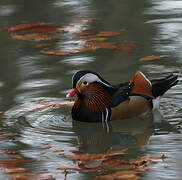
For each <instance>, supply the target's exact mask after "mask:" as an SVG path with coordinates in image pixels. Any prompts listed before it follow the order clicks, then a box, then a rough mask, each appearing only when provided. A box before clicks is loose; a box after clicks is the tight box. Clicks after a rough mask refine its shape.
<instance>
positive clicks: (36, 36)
mask: <svg viewBox="0 0 182 180" xmlns="http://www.w3.org/2000/svg"><path fill="white" fill-rule="evenodd" d="M59 38H60V37H59V36H55V35H50V34H37V33H34V34H26V35H14V36H12V39H17V40H32V41H36V42H37V41H41V40H48V39H59Z"/></svg>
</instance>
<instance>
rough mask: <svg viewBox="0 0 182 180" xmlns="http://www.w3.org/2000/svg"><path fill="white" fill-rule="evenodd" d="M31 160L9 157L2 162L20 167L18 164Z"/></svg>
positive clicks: (9, 165) (1, 162)
mask: <svg viewBox="0 0 182 180" xmlns="http://www.w3.org/2000/svg"><path fill="white" fill-rule="evenodd" d="M30 161H31V160H30V159H7V160H0V164H3V165H5V166H7V167H18V166H17V164H19V163H26V162H30Z"/></svg>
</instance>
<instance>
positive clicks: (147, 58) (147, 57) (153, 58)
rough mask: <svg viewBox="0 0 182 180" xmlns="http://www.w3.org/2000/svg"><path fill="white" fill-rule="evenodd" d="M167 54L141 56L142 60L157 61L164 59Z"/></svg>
mask: <svg viewBox="0 0 182 180" xmlns="http://www.w3.org/2000/svg"><path fill="white" fill-rule="evenodd" d="M165 57H167V56H165V55H161V56H146V57H144V58H140V61H156V60H160V59H163V58H165Z"/></svg>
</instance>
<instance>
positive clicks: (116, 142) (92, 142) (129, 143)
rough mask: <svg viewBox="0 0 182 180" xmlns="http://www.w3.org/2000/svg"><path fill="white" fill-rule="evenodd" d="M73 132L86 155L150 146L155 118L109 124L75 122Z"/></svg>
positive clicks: (143, 117) (139, 118) (124, 120)
mask: <svg viewBox="0 0 182 180" xmlns="http://www.w3.org/2000/svg"><path fill="white" fill-rule="evenodd" d="M133 122H135V123H133ZM73 131H74V132H75V133H76V135H77V136H78V144H79V147H80V150H82V151H84V152H86V153H104V152H108V151H110V150H117V149H124V148H135V147H140V146H143V145H146V144H148V142H149V138H150V136H151V135H152V134H153V132H154V126H153V117H152V114H147V115H146V116H141V117H136V118H131V119H122V120H117V121H109V122H108V123H106V122H105V123H104V122H103V123H98V122H97V123H88V122H80V121H73Z"/></svg>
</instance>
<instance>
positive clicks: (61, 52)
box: [43, 49, 79, 55]
mask: <svg viewBox="0 0 182 180" xmlns="http://www.w3.org/2000/svg"><path fill="white" fill-rule="evenodd" d="M78 52H79V51H78V50H69V51H68V50H65V51H64V50H61V49H54V50H45V51H43V54H45V55H69V54H74V53H78Z"/></svg>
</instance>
